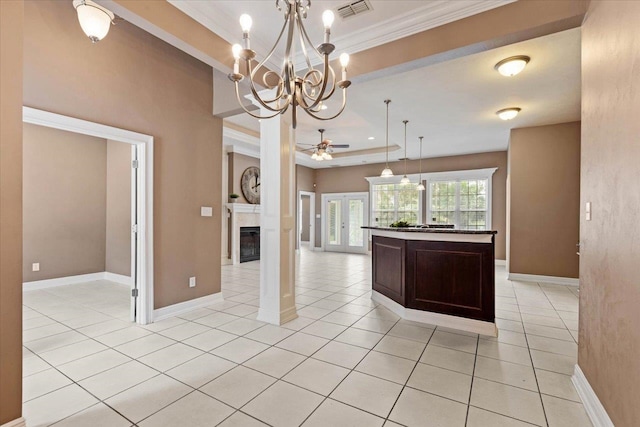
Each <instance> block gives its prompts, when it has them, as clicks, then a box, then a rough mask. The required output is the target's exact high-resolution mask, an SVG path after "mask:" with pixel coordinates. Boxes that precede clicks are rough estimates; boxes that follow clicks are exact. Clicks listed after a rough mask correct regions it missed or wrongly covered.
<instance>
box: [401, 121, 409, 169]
mask: <svg viewBox="0 0 640 427" xmlns="http://www.w3.org/2000/svg"><path fill="white" fill-rule="evenodd" d="M402 123H404V176H407V123H409V120H403V121H402Z"/></svg>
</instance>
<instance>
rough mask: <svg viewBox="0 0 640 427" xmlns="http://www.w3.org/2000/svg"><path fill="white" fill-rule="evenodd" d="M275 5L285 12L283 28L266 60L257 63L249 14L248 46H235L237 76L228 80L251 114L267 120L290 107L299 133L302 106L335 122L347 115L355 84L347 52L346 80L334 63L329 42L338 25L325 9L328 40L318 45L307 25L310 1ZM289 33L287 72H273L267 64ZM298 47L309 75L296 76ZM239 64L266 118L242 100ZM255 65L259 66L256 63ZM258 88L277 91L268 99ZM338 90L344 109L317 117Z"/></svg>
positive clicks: (243, 21)
mask: <svg viewBox="0 0 640 427" xmlns="http://www.w3.org/2000/svg"><path fill="white" fill-rule="evenodd" d="M276 7H277V8H278V10H279V11H283V12H284V18H285V19H284V25H283V26H282V29H281V30H280V35H279V36H278V38H277V39H276V42H275V44H274V45H273V47H272V48H271V51H269V53H268V54H267V55H266V56H265V57H264V59H263V60H262V62H257V61H255V57H256V52H254V51H253V50H251V40H250V37H249V32H250V31H251V26H252V24H253V21H252V19H251V17H250V16H249V15H247V14H243V15H242V16H240V26H241V27H242V34H243V37H242V39H243V43H244V46H240V45H234V46H233V47H232V52H233V57H234V59H235V62H234V65H233V73H231V74H229V79H230V80H231V81H232V82H233V83H234V84H235V89H236V97H237V98H238V103H239V104H240V106H241V107H242V108H243V109H244V110H245V112H246V113H247V114H249V115H251V116H253V117H256V118H263V119H265V118H271V117H275V116H277V115H278V114H284V113H285V112H286V111H287V110H288V109H289V107H292V126H293V128H294V129H295V128H296V125H297V122H298V119H297V110H298V107H301V108H302V109H303V110H304V111H305V112H306V113H307V114H309V115H310V116H311V117H313V118H315V119H318V120H331V119H334V118H336V117H338V116H339V115H340V114H341V113H342V111H344V107H345V105H346V103H347V88H348V87H349V85H351V82H350V81H349V80H347V65H348V64H349V55H348V54H346V53H343V54H342V55H340V65H341V67H342V75H341V76H340V77H341V78H339V79H338V76H336V73H335V71H334V70H333V68H332V67H331V65H329V62H330V61H329V55H331V53H333V51H334V50H335V46H334V45H333V44H331V42H330V38H331V25H332V24H333V21H334V15H333V12H331V11H330V10H326V11H325V12H324V13H323V14H322V22H323V23H324V42H323V43H322V44H320V45H319V46H318V47H314V45H313V43H312V42H311V40H310V39H309V35H308V34H307V30H306V29H305V27H304V24H303V23H302V21H303V19H306V18H307V13H308V12H309V9H310V7H311V0H276ZM285 33H286V45H285V49H284V61H283V65H282V69H281V70H279V71H277V72H276V71H271V70H269V69H268V68H267V67H266V66H265V64H266V63H267V61H268V60H269V59H270V58H271V56H272V55H273V52H274V51H275V50H276V47H278V45H279V44H280V41H281V40H282V38H283V36H284V35H285ZM298 49H299V50H300V52H301V53H302V56H304V59H305V68H306V71H305V72H304V73H300V74H298V73H297V72H296V69H295V65H294V62H295V58H296V51H297V50H298ZM310 53H311V54H312V55H314V56H317V57H318V58H319V59H320V60H321V61H322V64H321V66H319V67H318V68H316V67H314V66H313V65H312V63H313V61H312V60H311V57H310V55H309V54H310ZM240 60H242V61H244V68H245V69H246V74H247V77H249V86H250V89H251V94H252V95H253V97H254V98H255V100H256V102H258V103H259V104H260V106H261V107H262V108H263V109H264V110H267V111H268V113H267V115H266V116H264V117H263V116H260V115H257V114H255V113H253V112H251V111H249V110H248V109H247V108H246V107H245V106H244V104H243V103H242V102H241V97H240V88H239V83H240V81H242V80H243V79H244V78H245V75H244V74H242V73H241V72H240ZM256 62H257V64H255V63H256ZM259 70H262V71H261V73H263V75H260V74H258V76H256V74H257V73H258V71H259ZM256 77H258V78H259V80H260V81H258V82H257V84H256V82H255V79H256ZM256 85H260V86H264V87H266V88H267V89H272V90H273V91H274V94H273V95H271V96H269V97H268V98H263V97H261V96H260V94H259V93H258V89H257V88H256ZM338 88H339V89H342V106H341V108H340V109H339V110H338V112H337V113H336V114H334V115H333V116H331V117H321V116H320V115H318V113H319V112H320V111H322V110H323V108H322V103H323V102H324V101H326V100H328V99H329V98H331V96H332V95H333V94H334V92H335V90H336V89H338Z"/></svg>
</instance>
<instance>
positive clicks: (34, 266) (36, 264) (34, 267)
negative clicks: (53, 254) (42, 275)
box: [31, 262, 40, 271]
mask: <svg viewBox="0 0 640 427" xmlns="http://www.w3.org/2000/svg"><path fill="white" fill-rule="evenodd" d="M31 271H40V263H39V262H34V263H33V264H31Z"/></svg>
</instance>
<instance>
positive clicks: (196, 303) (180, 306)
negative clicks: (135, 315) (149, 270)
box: [153, 292, 224, 322]
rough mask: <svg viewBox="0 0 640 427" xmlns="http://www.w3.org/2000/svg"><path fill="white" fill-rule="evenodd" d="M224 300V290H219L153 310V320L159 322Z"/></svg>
mask: <svg viewBox="0 0 640 427" xmlns="http://www.w3.org/2000/svg"><path fill="white" fill-rule="evenodd" d="M223 301H224V299H223V298H222V292H218V293H216V294H211V295H206V296H203V297H200V298H195V299H192V300H189V301H183V302H179V303H177V304H173V305H169V306H166V307H162V308H158V309H156V310H153V321H154V322H157V321H159V320H164V319H167V318H169V317H173V316H177V315H179V314H184V313H186V312H188V311H191V310H195V309H196V308H202V307H206V306H208V305H211V304H215V303H219V302H223Z"/></svg>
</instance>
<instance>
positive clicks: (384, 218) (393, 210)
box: [371, 179, 422, 227]
mask: <svg viewBox="0 0 640 427" xmlns="http://www.w3.org/2000/svg"><path fill="white" fill-rule="evenodd" d="M371 180H372V179H371ZM388 181H389V180H387V183H374V182H373V181H371V218H372V224H373V225H376V226H380V227H386V226H389V225H390V224H391V223H393V222H395V221H399V220H404V221H407V222H409V223H410V224H419V223H422V219H421V218H422V209H421V206H422V197H421V195H420V192H419V191H418V190H416V184H410V185H400V184H398V183H395V182H388ZM416 181H417V180H416Z"/></svg>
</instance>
